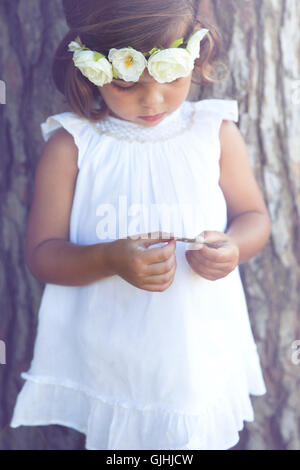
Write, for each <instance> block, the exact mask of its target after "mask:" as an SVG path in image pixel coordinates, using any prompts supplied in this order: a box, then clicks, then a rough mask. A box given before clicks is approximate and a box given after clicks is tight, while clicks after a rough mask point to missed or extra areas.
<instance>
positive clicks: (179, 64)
mask: <svg viewBox="0 0 300 470" xmlns="http://www.w3.org/2000/svg"><path fill="white" fill-rule="evenodd" d="M208 31H209V30H208V29H205V28H202V29H199V30H197V31H195V32H194V33H192V34H191V36H190V37H189V39H188V40H187V46H186V48H185V49H184V48H180V47H178V46H180V45H181V44H183V38H180V39H177V40H176V41H175V42H174V43H173V44H172V45H171V46H170V48H168V49H157V48H156V47H154V48H153V49H151V51H149V52H145V53H142V52H139V51H136V50H135V49H133V48H132V47H124V48H122V49H110V51H109V54H108V60H107V58H106V57H105V56H104V55H103V54H101V53H100V52H97V51H91V50H90V49H88V48H87V47H85V46H84V45H83V44H82V43H81V40H80V38H79V36H78V37H77V38H76V39H75V41H71V42H70V43H69V45H68V50H69V51H71V52H73V62H74V64H75V66H76V67H78V68H79V70H80V71H81V73H82V74H83V75H84V76H85V77H87V78H88V79H89V80H90V81H91V82H92V83H94V84H95V85H97V86H103V85H105V84H106V83H110V82H111V81H112V80H113V78H120V79H122V80H125V81H126V82H137V81H138V80H139V78H140V76H141V75H143V72H144V69H145V68H146V67H147V68H148V71H149V74H150V75H151V76H152V77H153V78H154V79H155V80H157V81H158V82H159V83H169V82H172V81H173V80H176V79H177V78H180V77H187V76H188V75H189V73H190V72H191V71H192V70H193V68H194V62H195V60H196V59H198V58H199V57H200V42H201V40H202V39H203V37H204V36H205V35H206V33H207V32H208ZM148 54H149V55H150V58H149V59H148V60H147V59H146V58H145V56H146V55H148Z"/></svg>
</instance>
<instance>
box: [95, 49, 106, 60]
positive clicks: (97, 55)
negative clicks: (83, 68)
mask: <svg viewBox="0 0 300 470" xmlns="http://www.w3.org/2000/svg"><path fill="white" fill-rule="evenodd" d="M102 57H104V55H103V54H101V53H100V52H97V51H94V54H93V59H94V61H95V62H97V60H99V59H101V58H102Z"/></svg>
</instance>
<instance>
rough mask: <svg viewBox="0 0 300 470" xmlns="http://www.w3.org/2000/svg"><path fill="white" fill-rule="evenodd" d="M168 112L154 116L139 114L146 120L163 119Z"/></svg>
mask: <svg viewBox="0 0 300 470" xmlns="http://www.w3.org/2000/svg"><path fill="white" fill-rule="evenodd" d="M165 114H166V113H161V114H155V115H154V116H139V117H140V118H141V119H143V120H144V121H158V119H161V118H162V117H163V116H164V115H165Z"/></svg>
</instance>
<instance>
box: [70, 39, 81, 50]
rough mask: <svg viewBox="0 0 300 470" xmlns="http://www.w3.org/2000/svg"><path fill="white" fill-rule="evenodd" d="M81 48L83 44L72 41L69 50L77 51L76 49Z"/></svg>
mask: <svg viewBox="0 0 300 470" xmlns="http://www.w3.org/2000/svg"><path fill="white" fill-rule="evenodd" d="M80 49H82V46H81V45H80V44H79V43H78V42H77V41H71V42H70V44H69V51H71V52H75V51H80Z"/></svg>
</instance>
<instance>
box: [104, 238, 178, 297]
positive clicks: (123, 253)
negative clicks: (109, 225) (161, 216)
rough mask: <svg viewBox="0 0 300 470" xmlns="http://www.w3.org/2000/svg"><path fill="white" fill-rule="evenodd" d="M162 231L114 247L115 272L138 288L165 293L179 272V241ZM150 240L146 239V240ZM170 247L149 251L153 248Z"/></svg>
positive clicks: (123, 240) (124, 241)
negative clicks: (156, 245) (176, 249)
mask: <svg viewBox="0 0 300 470" xmlns="http://www.w3.org/2000/svg"><path fill="white" fill-rule="evenodd" d="M168 235H169V236H168V237H167V238H164V234H163V233H162V232H152V233H151V232H150V233H148V234H142V235H135V236H134V239H133V237H128V238H124V239H122V238H121V239H118V240H116V241H114V242H112V244H113V256H112V262H113V264H114V271H115V272H116V274H118V275H119V276H121V277H122V278H123V279H125V281H127V282H129V283H130V284H132V285H133V286H136V287H138V288H139V289H144V290H149V291H154V292H163V291H164V290H166V289H167V288H168V287H170V285H171V284H172V282H173V279H174V275H175V271H176V266H177V263H176V258H175V253H174V252H175V248H176V241H175V240H174V239H172V235H171V236H170V234H168ZM146 237H147V238H146ZM162 242H168V243H167V245H164V246H162V247H157V248H151V249H148V247H149V246H150V245H154V244H156V243H162Z"/></svg>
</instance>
